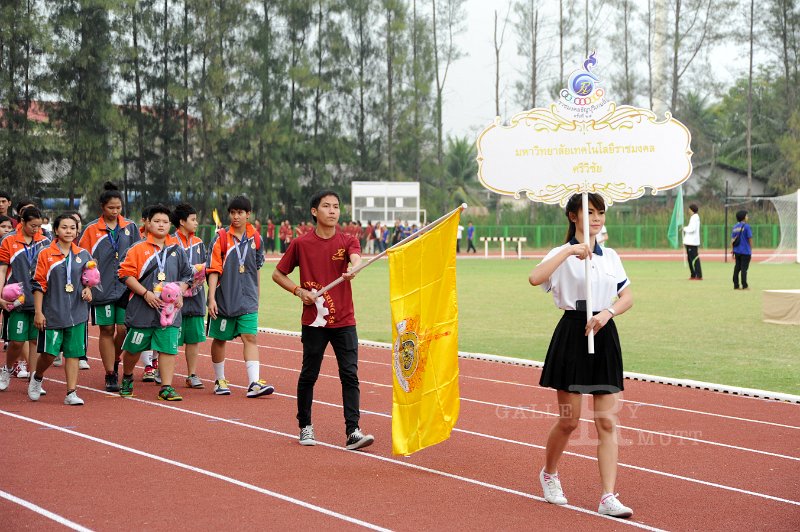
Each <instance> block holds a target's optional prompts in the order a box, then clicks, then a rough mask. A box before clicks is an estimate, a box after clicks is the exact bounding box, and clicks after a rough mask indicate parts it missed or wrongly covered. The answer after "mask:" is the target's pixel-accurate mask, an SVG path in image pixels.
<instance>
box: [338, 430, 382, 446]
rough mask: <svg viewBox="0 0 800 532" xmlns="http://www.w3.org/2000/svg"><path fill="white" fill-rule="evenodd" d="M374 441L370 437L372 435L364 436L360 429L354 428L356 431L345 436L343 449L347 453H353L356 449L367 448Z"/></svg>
mask: <svg viewBox="0 0 800 532" xmlns="http://www.w3.org/2000/svg"><path fill="white" fill-rule="evenodd" d="M374 441H375V438H374V437H373V436H372V434H364V433H363V432H361V429H359V428H356V430H354V431H353V432H351V433H350V434H348V435H347V443H345V447H346V448H347V450H348V451H355V450H356V449H363V448H364V447H369V446H370V445H372V442H374Z"/></svg>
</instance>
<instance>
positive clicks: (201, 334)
mask: <svg viewBox="0 0 800 532" xmlns="http://www.w3.org/2000/svg"><path fill="white" fill-rule="evenodd" d="M205 341H206V327H205V323H204V319H203V316H184V318H183V319H182V320H181V328H180V332H179V333H178V345H183V344H202V343H203V342H205Z"/></svg>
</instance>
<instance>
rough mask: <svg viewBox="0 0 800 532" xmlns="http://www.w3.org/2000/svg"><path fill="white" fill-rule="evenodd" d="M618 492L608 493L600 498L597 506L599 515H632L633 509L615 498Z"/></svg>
mask: <svg viewBox="0 0 800 532" xmlns="http://www.w3.org/2000/svg"><path fill="white" fill-rule="evenodd" d="M617 495H619V493H609V494H607V495H604V496H603V498H602V499H600V506H599V507H598V508H597V513H599V514H600V515H610V516H611V517H630V516H632V515H633V510H631V509H630V508H628V507H627V506H625V505H624V504H622V503H621V502H619V499H617Z"/></svg>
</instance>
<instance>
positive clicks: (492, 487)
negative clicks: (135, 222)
mask: <svg viewBox="0 0 800 532" xmlns="http://www.w3.org/2000/svg"><path fill="white" fill-rule="evenodd" d="M47 380H50V381H53V382H58V383H61V384H66V383H65V382H64V381H59V380H56V379H47ZM231 386H232V387H235V388H245V387H244V386H237V385H231ZM78 388H81V389H85V390H89V391H92V392H96V393H99V394H103V395H111V396H118V394H116V393H109V392H106V391H105V390H100V389H97V388H91V387H89V386H82V385H79V386H78ZM273 395H279V394H273ZM285 397H291V396H288V395H286V396H285ZM125 400H127V401H134V402H138V403H142V404H145V405H149V406H154V407H158V408H165V409H167V410H173V411H176V412H180V413H183V414H190V415H193V416H198V417H201V418H205V419H206V420H209V421H211V420H213V421H215V422H219V423H228V424H231V425H235V426H238V427H243V428H246V429H251V430H256V431H259V432H265V433H267V434H272V435H275V436H283V437H286V438H291V439H292V440H297V434H289V433H287V432H281V431H278V430H273V429H268V428H266V427H261V426H258V425H251V424H249V423H244V422H242V421H236V420H232V419H226V418H222V417H218V416H214V415H211V414H206V413H203V412H197V411H194V410H188V409H185V408H180V407H177V406H174V405H171V404H164V403H163V402H156V401H148V400H146V399H140V398H138V397H126V398H125ZM315 402H317V401H315ZM323 404H326V403H323ZM331 406H337V405H331ZM339 408H341V407H340V406H339ZM362 412H363V411H362ZM0 414H6V415H9V416H13V417H20V418H22V416H18V415H17V414H13V413H10V412H4V411H3V410H0ZM31 421H32V422H35V423H42V424H46V423H45V422H39V421H37V420H31ZM52 427H53V429H54V430H63V431H65V432H70V433H71V432H73V431H70V430H68V429H61V428H60V427H55V426H52ZM76 435H79V436H81V437H85V438H87V439H91V440H95V439H96V438H94V436H89V435H84V434H81V433H76ZM108 443H109V444H111V445H112V446H117V445H118V444H114V443H112V442H108ZM317 447H326V448H328V449H333V450H336V451H340V452H346V453H349V454H350V455H352V456H355V457H357V459H361V458H371V459H374V460H379V461H381V462H386V463H390V464H394V465H399V466H401V467H406V468H410V469H415V470H417V471H423V472H425V473H430V474H433V475H438V476H441V477H445V478H449V479H453V480H458V481H460V482H465V483H467V484H472V485H475V486H480V487H482V488H487V489H490V490H493V491H499V492H502V493H509V494H512V495H517V496H520V497H524V498H526V499H532V500H536V501H540V502H546V501H545V500H544V498H542V497H537V496H536V495H533V494H530V493H525V492H522V491H518V490H515V489H511V488H506V487H503V486H498V485H496V484H490V483H488V482H483V481H481V480H476V479H472V478H469V477H464V476H461V475H456V474H454V473H448V472H446V471H440V470H438V469H431V468H428V467H425V466H420V465H417V464H412V463H408V462H402V461H400V460H396V459H394V458H389V457H385V456H381V455H378V454H373V453H359V452H353V451H348V450H346V449H345V448H344V447H342V446H339V445H334V444H332V443H326V442H323V441H321V440H317ZM134 451H135V449H134ZM136 453H137V454H143V455H144V454H147V453H143V452H142V451H136ZM164 460H167V459H164ZM188 467H192V466H188ZM220 478H221V479H223V480H226V481H229V480H232V479H229V478H228V477H224V476H221V475H220ZM560 508H566V509H569V510H573V511H576V512H580V513H583V514H586V515H590V516H592V517H599V518H601V519H606V520H608V521H610V522H614V523H620V524H625V525H628V526H633V527H636V528H641V529H643V530H652V531H656V532H661V531H662V529H660V528H655V527H651V526H649V525H645V524H643V523H638V522H636V521H628V520H620V519H616V518H614V517H610V516H607V515H600V514H598V513H597V512H595V511H592V510H588V509H586V508H580V507H578V506H572V505H570V504H566V505H563V506H560Z"/></svg>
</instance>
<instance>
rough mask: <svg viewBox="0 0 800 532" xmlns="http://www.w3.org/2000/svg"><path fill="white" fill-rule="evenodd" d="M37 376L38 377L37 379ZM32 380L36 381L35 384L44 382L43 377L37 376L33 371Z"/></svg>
mask: <svg viewBox="0 0 800 532" xmlns="http://www.w3.org/2000/svg"><path fill="white" fill-rule="evenodd" d="M37 375H38V377H37ZM33 378H34V379H36V382H42V381H43V380H44V375H39V374H38V373H36V372H35V371H34V372H33Z"/></svg>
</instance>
